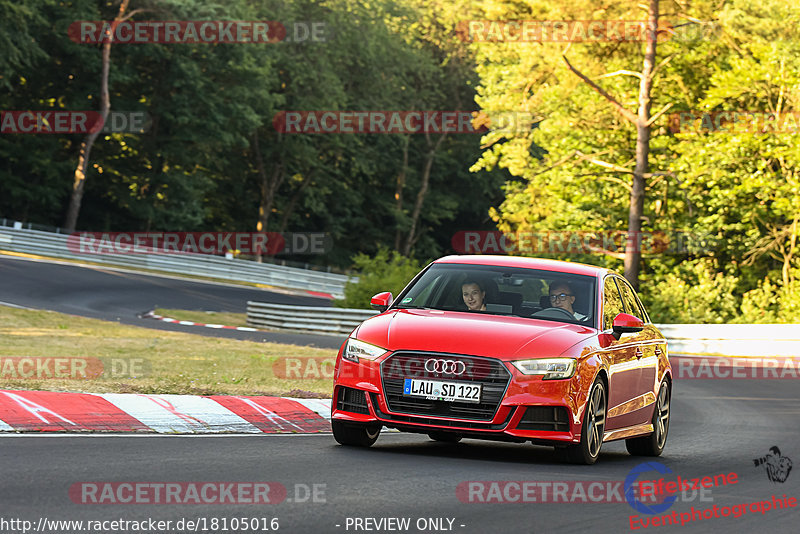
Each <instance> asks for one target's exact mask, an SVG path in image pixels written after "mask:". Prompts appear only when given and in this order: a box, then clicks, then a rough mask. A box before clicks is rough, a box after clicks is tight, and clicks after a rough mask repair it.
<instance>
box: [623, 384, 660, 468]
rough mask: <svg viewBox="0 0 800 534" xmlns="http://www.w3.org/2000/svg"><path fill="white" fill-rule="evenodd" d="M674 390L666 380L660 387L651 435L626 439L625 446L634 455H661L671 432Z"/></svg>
mask: <svg viewBox="0 0 800 534" xmlns="http://www.w3.org/2000/svg"><path fill="white" fill-rule="evenodd" d="M671 400H672V391H671V390H670V387H669V383H668V382H667V381H666V380H664V381H662V382H661V386H660V387H659V388H658V398H657V399H656V406H655V408H654V409H653V432H652V434H650V435H649V436H644V437H641V438H631V439H626V440H625V448H626V449H628V452H629V453H630V454H632V455H633V456H661V453H662V452H664V447H665V446H666V444H667V434H668V433H669V413H670V410H669V405H670V401H671Z"/></svg>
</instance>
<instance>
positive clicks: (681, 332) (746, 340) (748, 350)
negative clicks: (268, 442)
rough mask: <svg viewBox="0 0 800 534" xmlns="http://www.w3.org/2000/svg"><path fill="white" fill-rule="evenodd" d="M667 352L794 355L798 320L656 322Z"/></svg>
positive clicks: (339, 316)
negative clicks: (722, 322) (755, 322)
mask: <svg viewBox="0 0 800 534" xmlns="http://www.w3.org/2000/svg"><path fill="white" fill-rule="evenodd" d="M377 313H378V312H375V311H371V310H361V309H351V308H312V307H308V306H283V305H280V304H268V303H265V302H248V303H247V323H248V324H249V325H251V326H256V327H258V326H260V327H264V328H273V329H278V330H281V329H283V330H302V331H311V332H320V333H330V334H348V333H350V331H351V330H353V329H354V328H355V327H356V326H358V324H359V323H361V321H364V320H366V319H369V318H370V317H372V316H373V315H376V314H377ZM656 326H657V327H658V329H659V330H661V333H662V334H664V336H665V337H666V338H667V340H668V341H669V352H670V354H700V355H707V354H722V355H728V356H784V357H785V356H798V357H800V324H659V325H656Z"/></svg>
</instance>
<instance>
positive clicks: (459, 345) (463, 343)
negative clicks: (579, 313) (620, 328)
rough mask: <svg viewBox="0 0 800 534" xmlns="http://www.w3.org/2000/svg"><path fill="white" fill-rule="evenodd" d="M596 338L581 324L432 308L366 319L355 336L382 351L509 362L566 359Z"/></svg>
mask: <svg viewBox="0 0 800 534" xmlns="http://www.w3.org/2000/svg"><path fill="white" fill-rule="evenodd" d="M594 334H596V331H595V330H594V329H591V328H587V327H585V326H581V325H575V324H568V323H559V322H556V321H544V320H540V319H526V318H522V317H506V316H498V315H484V314H476V313H470V312H461V311H442V310H428V309H401V310H391V311H389V312H387V313H383V314H381V315H377V316H375V317H372V318H370V319H367V320H366V321H364V322H363V323H362V324H361V326H359V327H358V329H357V330H356V331H355V332H354V336H355V337H357V338H358V339H360V340H362V341H366V342H367V343H372V344H373V345H377V346H379V347H382V348H385V349H388V350H391V351H397V350H416V351H427V352H447V353H452V354H469V355H474V356H487V357H494V358H501V359H504V360H511V359H518V358H528V357H534V358H535V357H553V356H559V355H561V354H562V353H563V352H564V351H565V350H567V349H568V348H570V347H571V346H573V345H575V344H576V343H579V342H580V341H582V340H585V339H586V338H587V337H589V336H591V335H594Z"/></svg>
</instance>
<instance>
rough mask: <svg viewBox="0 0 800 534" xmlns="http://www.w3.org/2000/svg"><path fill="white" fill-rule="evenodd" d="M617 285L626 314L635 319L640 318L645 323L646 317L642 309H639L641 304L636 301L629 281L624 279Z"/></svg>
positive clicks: (618, 281)
mask: <svg viewBox="0 0 800 534" xmlns="http://www.w3.org/2000/svg"><path fill="white" fill-rule="evenodd" d="M617 285H618V286H619V291H620V293H622V302H623V303H624V304H625V313H629V314H631V315H633V316H634V317H638V318H639V319H641V320H642V321H644V320H645V319H646V317H644V314H643V313H642V309H641V308H640V307H639V303H638V302H637V301H636V297H635V293H634V292H633V288H631V286H629V285H628V282H627V281H625V280H622V279H619V280H617Z"/></svg>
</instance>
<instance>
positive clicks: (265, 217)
mask: <svg viewBox="0 0 800 534" xmlns="http://www.w3.org/2000/svg"><path fill="white" fill-rule="evenodd" d="M250 147H251V148H252V150H253V155H254V156H255V158H256V168H257V169H258V175H259V177H261V203H260V204H259V206H258V224H256V231H258V232H266V231H267V222H268V221H269V216H270V213H272V205H273V204H274V202H275V194H276V193H277V191H278V187H280V185H281V182H282V181H283V165H282V164H281V163H280V162H277V163H276V164H275V165H274V166H273V168H272V177H271V178H270V177H269V175H268V174H267V170H266V168H265V167H264V159H263V158H262V157H261V149H260V148H259V146H258V132H254V133H253V137H252V142H251V144H250ZM261 256H262V254H261V251H258V252H257V253H256V261H257V262H259V263H261Z"/></svg>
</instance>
